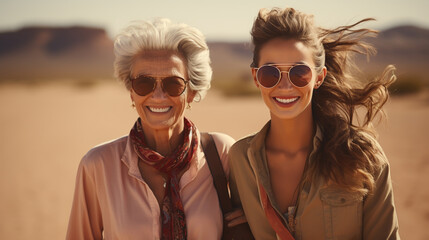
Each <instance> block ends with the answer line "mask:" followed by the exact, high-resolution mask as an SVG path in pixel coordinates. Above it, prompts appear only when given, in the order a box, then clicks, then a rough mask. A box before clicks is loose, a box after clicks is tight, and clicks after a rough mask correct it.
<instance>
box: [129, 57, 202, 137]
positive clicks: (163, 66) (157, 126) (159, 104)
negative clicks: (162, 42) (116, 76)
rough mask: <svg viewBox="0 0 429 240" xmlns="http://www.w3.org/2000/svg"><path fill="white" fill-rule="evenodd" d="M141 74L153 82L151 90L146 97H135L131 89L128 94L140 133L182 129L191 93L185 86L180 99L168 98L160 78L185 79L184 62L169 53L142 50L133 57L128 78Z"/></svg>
mask: <svg viewBox="0 0 429 240" xmlns="http://www.w3.org/2000/svg"><path fill="white" fill-rule="evenodd" d="M141 75H145V76H149V77H152V78H155V79H156V80H157V81H156V87H155V90H154V91H152V92H151V93H149V94H147V95H146V96H139V95H138V94H137V93H136V92H135V91H134V90H133V89H131V91H130V95H131V99H132V100H133V101H134V103H135V106H136V110H137V113H138V114H139V116H140V118H141V122H142V126H143V130H145V131H146V129H147V130H149V129H151V130H163V129H168V128H175V127H179V128H181V127H183V118H184V111H185V107H186V105H187V104H188V103H190V102H192V100H193V98H194V96H195V94H194V93H193V91H191V90H190V89H189V87H187V88H186V90H185V91H184V92H183V93H182V94H181V95H180V96H177V97H171V96H169V95H168V94H167V93H165V92H164V91H163V90H162V87H161V79H164V78H166V77H172V76H176V77H181V78H183V79H186V80H187V79H188V74H187V68H186V61H185V59H184V58H183V57H182V56H181V55H180V54H178V53H176V52H173V51H167V50H146V51H144V52H143V54H139V55H138V56H136V58H135V60H134V63H133V66H132V71H131V78H135V77H137V76H141Z"/></svg>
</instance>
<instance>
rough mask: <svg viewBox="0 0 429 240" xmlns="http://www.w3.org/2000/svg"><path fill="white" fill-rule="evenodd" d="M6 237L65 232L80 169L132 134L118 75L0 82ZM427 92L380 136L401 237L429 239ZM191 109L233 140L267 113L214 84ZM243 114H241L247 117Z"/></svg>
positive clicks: (391, 114)
mask: <svg viewBox="0 0 429 240" xmlns="http://www.w3.org/2000/svg"><path fill="white" fill-rule="evenodd" d="M0 109H1V111H0V132H1V135H0V136H1V139H0V165H1V166H0V190H1V198H0V212H1V216H0V239H18V240H20V239H35V240H37V239H40V240H41V239H44V240H45V239H64V236H65V232H66V229H67V222H68V217H69V214H70V207H71V201H72V196H73V191H74V181H75V174H76V170H77V166H78V164H79V161H80V159H81V157H82V156H83V155H84V154H85V153H86V152H87V151H88V150H89V149H90V148H91V147H93V146H95V145H97V144H99V143H102V142H104V141H108V140H110V139H114V138H117V137H119V136H122V135H125V134H128V132H129V130H130V128H131V127H132V125H133V123H134V121H135V119H136V118H137V114H136V113H135V111H134V109H132V108H131V106H130V99H129V95H128V93H127V91H126V90H125V89H124V87H123V86H121V85H120V84H119V83H117V82H113V81H111V80H109V81H105V82H103V81H99V82H97V83H94V84H93V85H79V84H75V83H71V82H69V83H64V82H62V83H55V82H51V83H43V84H12V83H5V84H1V85H0ZM428 110H429V94H428V92H421V93H419V94H415V95H411V96H403V97H394V98H392V99H391V100H390V101H389V102H388V103H387V105H386V112H387V114H388V119H387V121H384V122H381V123H380V125H379V126H378V129H379V139H380V143H381V145H382V146H383V148H384V150H385V152H386V154H387V156H388V158H389V160H390V163H391V168H392V179H393V186H394V192H395V202H396V206H397V212H398V217H399V223H400V234H401V236H402V238H403V239H418V240H423V239H429V232H428V231H427V226H428V224H429V204H428V203H427V202H428V200H429V189H428V188H427V186H426V184H427V182H428V181H429V148H428V142H429V130H428V127H427V123H428V122H429V111H428ZM186 115H187V116H188V117H189V118H190V119H192V120H193V121H194V122H195V123H196V125H197V126H198V127H199V129H200V130H202V131H217V132H224V133H227V134H229V135H231V136H232V137H234V138H235V139H239V138H241V137H242V136H245V135H247V134H249V133H252V132H255V131H257V130H259V128H261V127H262V125H263V124H264V123H265V122H266V121H267V120H268V119H269V114H268V112H267V110H266V109H265V106H264V103H263V101H262V100H261V99H260V97H246V98H226V97H224V96H223V95H222V94H221V93H220V92H218V91H216V90H215V89H213V90H211V91H210V92H209V94H208V96H207V97H206V99H204V100H203V101H202V102H200V103H194V104H193V105H192V109H190V110H187V112H186ZM243 119H245V121H243Z"/></svg>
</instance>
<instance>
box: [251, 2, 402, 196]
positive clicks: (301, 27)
mask: <svg viewBox="0 0 429 240" xmlns="http://www.w3.org/2000/svg"><path fill="white" fill-rule="evenodd" d="M370 20H373V19H371V18H368V19H363V20H361V21H359V22H357V23H355V24H352V25H348V26H341V27H338V28H335V29H324V28H321V27H317V26H316V25H315V24H314V21H313V16H312V15H308V14H305V13H302V12H299V11H296V10H295V9H293V8H286V9H280V8H273V9H271V10H266V9H262V10H260V11H259V14H258V17H257V18H256V20H255V21H254V24H253V28H252V31H251V35H252V42H253V45H254V51H253V62H252V64H251V66H252V67H258V63H259V57H260V55H259V54H260V49H261V48H262V46H263V45H264V44H265V43H267V42H268V41H270V40H271V39H274V38H285V39H295V40H298V41H301V42H303V43H304V44H305V45H306V46H307V47H309V48H310V49H313V53H314V54H313V60H314V63H315V67H316V71H318V72H320V71H322V69H323V67H324V66H325V67H326V68H327V70H328V71H327V75H326V78H325V80H324V83H323V85H321V86H320V87H319V88H318V89H316V90H315V91H314V93H313V99H312V111H313V118H314V121H315V123H316V125H317V126H319V128H320V129H321V131H322V135H323V139H322V141H320V142H319V147H318V150H317V151H316V152H315V153H314V155H313V156H312V161H311V162H310V164H309V166H308V169H307V171H306V173H305V175H304V177H303V179H304V181H311V180H313V179H315V178H317V177H318V176H322V177H324V178H325V180H326V181H330V182H333V183H335V184H337V185H338V186H340V187H342V188H344V189H345V190H347V191H352V192H356V191H357V192H361V193H363V194H366V193H368V191H371V190H372V189H373V187H374V176H375V175H376V173H377V172H378V171H379V170H380V168H381V167H382V165H383V164H385V162H386V159H385V157H384V154H383V151H382V149H381V147H380V146H379V145H378V143H377V141H376V140H375V131H374V130H373V128H372V123H373V121H374V118H375V117H376V116H377V115H378V114H379V113H382V106H383V105H384V104H385V103H386V101H387V99H388V97H389V94H388V90H387V88H388V86H389V85H391V84H392V83H393V82H394V81H395V79H396V77H395V75H394V73H393V71H394V69H395V68H394V67H393V66H388V67H386V69H385V70H384V72H383V74H382V75H381V77H379V78H376V79H373V80H371V81H367V80H364V79H361V78H359V77H356V74H355V73H356V72H355V70H356V66H355V64H354V60H353V58H352V57H353V55H355V53H359V54H365V55H367V56H369V55H371V54H373V53H375V49H374V48H373V47H371V46H370V45H369V44H367V43H365V42H364V41H363V40H364V39H365V38H366V37H369V36H375V35H376V33H377V32H376V31H374V30H371V29H366V28H361V29H355V28H356V26H358V25H359V24H361V23H364V22H367V21H370ZM358 109H359V112H360V111H361V110H362V111H363V112H364V113H365V115H364V117H363V119H361V118H359V119H360V121H358V120H359V119H356V118H357V110H358ZM381 115H383V114H381Z"/></svg>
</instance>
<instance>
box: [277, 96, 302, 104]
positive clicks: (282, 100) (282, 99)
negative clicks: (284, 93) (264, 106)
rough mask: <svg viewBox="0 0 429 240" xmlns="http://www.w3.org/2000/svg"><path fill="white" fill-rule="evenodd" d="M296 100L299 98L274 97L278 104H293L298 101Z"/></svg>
mask: <svg viewBox="0 0 429 240" xmlns="http://www.w3.org/2000/svg"><path fill="white" fill-rule="evenodd" d="M298 98H299V97H294V98H278V97H275V98H274V99H275V100H276V101H277V102H280V103H293V102H296V101H297V100H298Z"/></svg>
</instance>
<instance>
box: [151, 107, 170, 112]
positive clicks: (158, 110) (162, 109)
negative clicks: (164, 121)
mask: <svg viewBox="0 0 429 240" xmlns="http://www.w3.org/2000/svg"><path fill="white" fill-rule="evenodd" d="M148 108H149V110H150V111H151V112H156V113H165V112H168V110H170V107H165V108H157V107H148Z"/></svg>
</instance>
